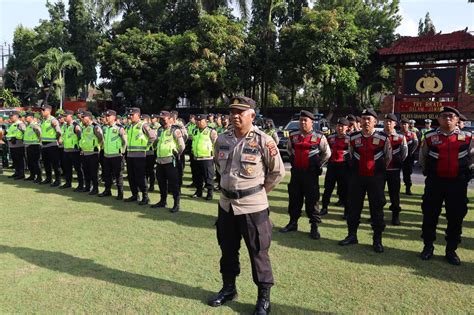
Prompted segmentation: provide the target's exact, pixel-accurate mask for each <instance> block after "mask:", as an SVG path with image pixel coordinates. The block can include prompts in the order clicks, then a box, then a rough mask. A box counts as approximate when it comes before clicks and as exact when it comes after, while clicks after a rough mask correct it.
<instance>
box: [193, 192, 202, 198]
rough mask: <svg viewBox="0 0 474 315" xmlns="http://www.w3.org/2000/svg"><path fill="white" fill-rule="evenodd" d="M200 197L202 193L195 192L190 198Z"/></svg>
mask: <svg viewBox="0 0 474 315" xmlns="http://www.w3.org/2000/svg"><path fill="white" fill-rule="evenodd" d="M201 197H202V192H195V193H194V195H192V196H191V198H201Z"/></svg>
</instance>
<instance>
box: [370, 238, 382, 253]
mask: <svg viewBox="0 0 474 315" xmlns="http://www.w3.org/2000/svg"><path fill="white" fill-rule="evenodd" d="M372 248H373V249H374V251H375V252H376V253H383V245H382V239H374V243H373V244H372Z"/></svg>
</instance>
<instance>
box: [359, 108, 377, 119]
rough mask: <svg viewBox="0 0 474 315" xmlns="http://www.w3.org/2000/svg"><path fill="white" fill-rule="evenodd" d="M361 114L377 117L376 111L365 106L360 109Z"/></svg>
mask: <svg viewBox="0 0 474 315" xmlns="http://www.w3.org/2000/svg"><path fill="white" fill-rule="evenodd" d="M361 116H372V117H375V118H378V116H377V113H376V112H375V110H373V109H372V108H366V109H364V110H363V111H362V113H361Z"/></svg>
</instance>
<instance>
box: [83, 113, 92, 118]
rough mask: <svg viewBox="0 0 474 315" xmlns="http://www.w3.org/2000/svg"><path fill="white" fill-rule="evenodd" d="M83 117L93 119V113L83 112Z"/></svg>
mask: <svg viewBox="0 0 474 315" xmlns="http://www.w3.org/2000/svg"><path fill="white" fill-rule="evenodd" d="M82 116H83V117H90V118H92V113H91V112H83V113H82Z"/></svg>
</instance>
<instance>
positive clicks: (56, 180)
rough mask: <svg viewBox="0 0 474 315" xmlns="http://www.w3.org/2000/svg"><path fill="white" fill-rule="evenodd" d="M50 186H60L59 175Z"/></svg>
mask: <svg viewBox="0 0 474 315" xmlns="http://www.w3.org/2000/svg"><path fill="white" fill-rule="evenodd" d="M50 186H51V187H59V186H61V177H60V176H57V177H56V179H55V180H54V182H53V183H52V184H51V185H50Z"/></svg>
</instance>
